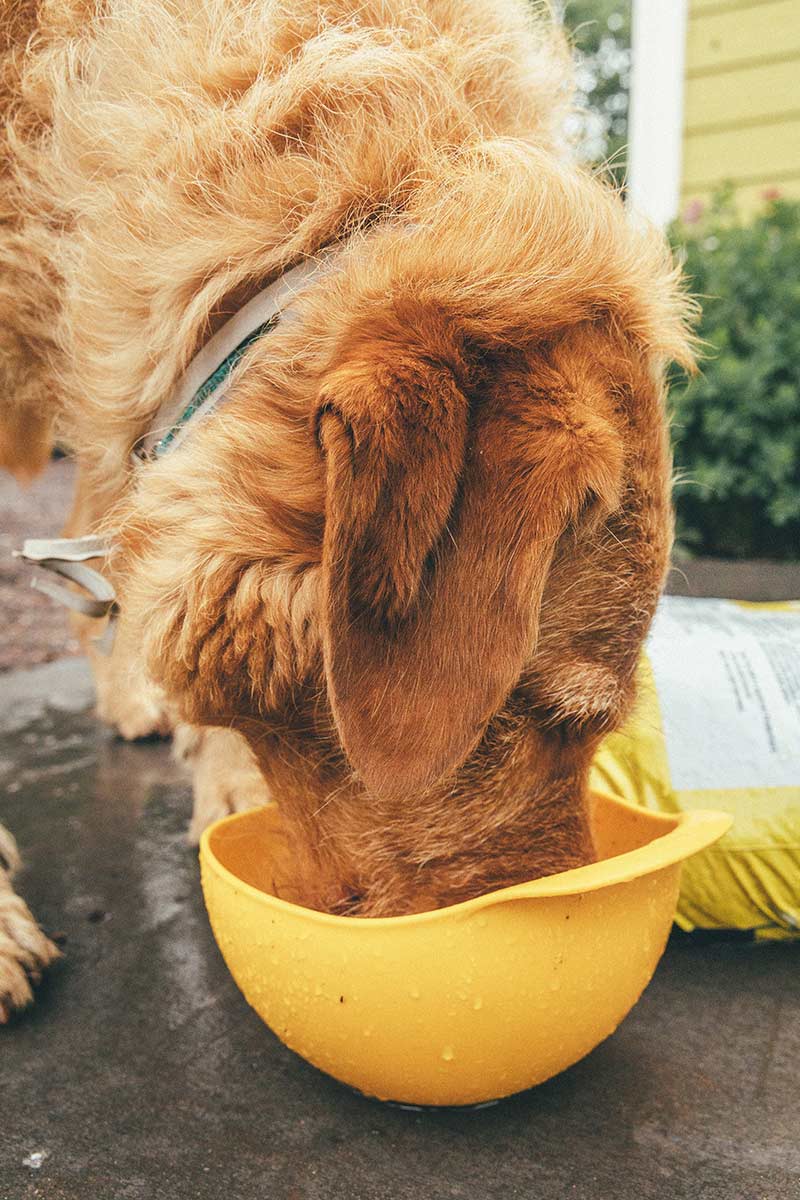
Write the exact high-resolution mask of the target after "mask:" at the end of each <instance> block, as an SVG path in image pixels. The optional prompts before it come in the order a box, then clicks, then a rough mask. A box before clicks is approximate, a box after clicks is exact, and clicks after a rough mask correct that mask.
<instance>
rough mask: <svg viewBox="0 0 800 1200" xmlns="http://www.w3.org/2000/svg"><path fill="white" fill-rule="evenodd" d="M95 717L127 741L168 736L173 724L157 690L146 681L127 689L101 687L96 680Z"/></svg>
mask: <svg viewBox="0 0 800 1200" xmlns="http://www.w3.org/2000/svg"><path fill="white" fill-rule="evenodd" d="M97 716H98V717H99V718H100V720H101V721H103V722H104V723H105V724H106V725H110V726H111V727H112V728H113V729H115V730H116V731H117V733H118V734H119V735H120V737H122V738H124V739H125V741H126V742H137V741H140V740H141V739H142V738H148V737H169V736H170V734H171V733H172V721H171V719H170V716H169V713H168V712H167V708H166V705H165V703H164V698H163V696H162V694H161V692H160V691H159V689H158V688H156V687H155V686H153V685H152V684H150V683H147V682H145V681H140V682H138V683H137V684H136V685H135V686H130V687H127V688H125V687H118V688H115V687H111V686H105V687H101V686H100V684H99V680H98V689H97Z"/></svg>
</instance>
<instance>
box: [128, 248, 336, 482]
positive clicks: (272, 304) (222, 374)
mask: <svg viewBox="0 0 800 1200" xmlns="http://www.w3.org/2000/svg"><path fill="white" fill-rule="evenodd" d="M339 250H340V247H339V246H332V247H329V248H328V249H326V250H322V251H320V252H319V253H318V254H317V255H316V256H315V257H314V258H308V259H305V261H303V262H301V263H298V265H297V266H296V267H290V269H289V270H288V271H285V272H284V273H283V275H279V276H278V278H277V279H276V280H274V281H273V282H272V283H271V284H270V285H269V286H268V287H266V288H264V289H263V291H261V292H259V293H258V295H256V296H254V297H253V298H252V300H249V301H248V303H247V304H245V305H244V307H243V308H241V309H239V311H238V312H237V313H236V314H235V315H234V316H233V317H231V319H230V320H229V321H226V323H225V324H224V325H223V326H222V328H221V329H218V330H217V332H216V333H215V334H214V336H213V337H212V338H210V339H209V341H208V342H206V344H205V345H204V346H203V347H202V349H201V350H199V351H198V353H197V354H196V355H195V356H194V358H193V359H192V361H191V362H190V363H189V366H188V367H187V368H186V370H185V371H184V373H183V375H181V377H180V379H179V380H178V382H177V384H176V385H175V388H174V390H173V392H172V393H171V395H170V396H168V397H167V399H166V400H165V401H164V403H163V404H162V405H161V408H160V409H159V410H158V412H157V413H156V416H155V418H154V421H153V424H152V426H151V427H150V429H149V431H148V432H147V434H146V435H145V436H144V437H143V438H142V439H141V441H140V442H139V443H138V445H137V447H136V450H135V457H136V458H137V459H140V460H145V461H148V460H153V459H157V458H162V457H163V456H164V455H165V454H166V453H168V451H170V450H174V449H175V447H176V446H178V445H180V443H181V442H182V441H183V439H184V438H185V437H186V435H187V433H188V432H189V430H190V428H192V427H193V426H195V424H196V422H197V420H198V419H199V418H201V417H206V416H208V414H209V413H211V412H213V411H214V409H216V408H217V406H218V405H219V403H220V401H221V400H223V399H224V397H225V395H226V393H227V392H228V390H229V387H230V381H231V377H232V375H233V372H234V370H235V368H236V367H237V366H238V364H239V362H240V361H241V359H242V357H243V356H244V354H245V352H246V351H247V350H248V349H249V347H250V346H252V344H253V343H254V342H256V341H258V340H259V338H262V337H263V336H264V335H265V334H267V333H269V332H270V331H271V330H273V329H275V327H276V326H277V325H278V324H279V323H280V321H281V319H282V317H283V315H284V313H285V312H286V310H287V309H288V308H289V307H290V306H291V304H292V302H293V301H294V300H295V299H296V297H297V296H298V295H299V294H300V293H301V292H302V291H304V290H305V288H306V287H308V285H309V284H310V283H312V282H313V281H314V280H316V279H317V278H318V277H319V276H320V275H321V274H322V273H323V272H324V271H325V270H326V269H327V268H328V267H329V265H330V261H331V259H332V258H333V257H334V256H335V255H336V254H337V253H338V252H339Z"/></svg>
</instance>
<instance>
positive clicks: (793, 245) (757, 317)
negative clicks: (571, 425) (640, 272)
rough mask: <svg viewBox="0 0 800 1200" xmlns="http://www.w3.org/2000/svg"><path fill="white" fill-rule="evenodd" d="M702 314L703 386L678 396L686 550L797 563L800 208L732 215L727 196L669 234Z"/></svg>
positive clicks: (673, 395)
mask: <svg viewBox="0 0 800 1200" xmlns="http://www.w3.org/2000/svg"><path fill="white" fill-rule="evenodd" d="M671 239H672V243H673V246H674V247H675V249H676V252H677V253H678V255H679V256H681V257H682V258H683V260H684V270H685V272H686V275H687V278H688V285H689V287H690V289H691V291H692V292H693V293H694V294H695V295H697V296H698V297H699V299H700V301H701V303H702V306H703V315H702V319H701V322H700V326H699V329H698V332H699V334H700V337H701V338H703V339H704V341H705V343H706V345H705V347H704V351H705V354H704V358H703V359H702V361H701V363H700V367H701V371H700V374H699V375H698V376H697V377H696V378H694V379H691V380H688V381H687V380H686V379H679V380H677V381H675V382H674V383H673V386H672V388H671V389H670V403H671V407H672V411H673V424H672V435H673V446H674V449H675V464H676V467H677V469H678V472H679V478H678V482H677V485H676V489H675V500H676V506H677V515H678V540H679V543H680V545H682V546H683V547H684V548H685V549H687V550H690V551H695V552H702V553H703V554H711V555H719V556H721V557H725V558H776V559H793V558H794V559H796V558H798V557H800V203H798V202H797V201H791V202H790V201H782V200H780V199H772V200H765V204H764V208H763V210H762V211H761V213H759V214H758V215H757V216H756V217H755V218H753V219H751V220H750V221H748V222H746V223H745V222H743V221H742V220H741V219H740V218H739V217H737V215H736V211H735V209H734V207H733V204H732V198H731V195H730V193H725V192H723V193H720V194H719V195H718V196H717V197H716V199H715V201H714V202H713V203H712V204H711V205H710V207H709V208H708V210H707V211H705V212H701V211H698V210H697V209H695V210H694V211H692V212H690V213H687V214H686V215H685V217H684V219H683V221H680V222H677V223H676V224H675V226H674V227H673V229H672V230H671Z"/></svg>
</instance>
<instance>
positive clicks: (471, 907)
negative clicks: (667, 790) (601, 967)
mask: <svg viewBox="0 0 800 1200" xmlns="http://www.w3.org/2000/svg"><path fill="white" fill-rule="evenodd" d="M592 790H593V794H594V795H595V796H599V797H600V798H601V799H602V800H603V802H607V803H610V804H612V805H616V806H617V807H619V808H622V809H624V810H626V811H628V812H635V813H637V814H646V815H647V817H648V819H651V820H652V821H653V822H654V824H656V825H662V826H663V827H664V832H663V833H661V834H658V835H657V836H656V837H654V838H652V839H651V840H650V841H649V842H646V843H645V844H644V845H643V846H638V847H637V848H636V849H634V850H626V851H624V852H623V853H622V854H615V855H612V857H611V858H605V859H601V860H600V861H599V862H593V863H587V864H586V865H585V866H583V867H572V868H570V869H569V870H568V871H560V872H559V873H558V874H556V875H545V876H542V877H541V878H540V879H534V880H531V881H529V882H527V883H516V884H512V885H511V886H510V887H506V888H499V889H497V890H496V891H493V892H485V893H484V894H483V895H481V896H475V897H473V898H472V899H471V900H461V901H459V902H458V903H457V904H448V905H445V906H444V907H443V908H433V909H428V910H426V911H425V912H421V913H410V914H405V915H402V916H397V917H346V916H337V915H336V914H334V913H325V912H319V911H318V910H317V909H314V908H306V907H305V906H304V905H302V904H295V903H293V902H292V901H291V900H282V899H281V898H280V897H279V896H273V895H272V893H271V892H264V891H262V890H261V889H260V888H257V887H255V885H254V884H251V883H247V882H246V880H244V879H240V878H239V877H238V875H235V874H234V873H233V871H231V870H230V869H229V868H228V867H226V866H224V865H223V864H222V863H221V862H220V860H219V859H218V858H217V856H216V854H215V853H214V851H213V850H212V848H211V839H212V837H213V836H214V833H215V832H216V831H217V830H219V829H221V828H222V826H228V827H230V826H232V825H235V824H236V823H237V822H240V821H242V820H247V819H248V818H249V819H250V820H252V819H253V816H254V814H255V813H259V812H261V811H263V810H262V809H252V808H251V809H247V810H246V811H245V812H240V813H232V814H231V815H230V816H227V817H223V818H222V819H221V820H219V821H215V822H214V824H213V825H209V827H208V828H207V829H206V830H205V831H204V832H203V835H202V837H201V839H200V850H199V855H200V863H201V867H206V868H207V869H209V870H211V871H213V872H214V873H215V874H216V875H217V876H218V877H219V878H220V879H222V880H223V881H224V882H225V883H227V884H228V885H230V884H232V885H233V886H234V888H235V889H237V890H239V891H241V892H244V893H245V894H246V895H249V896H250V897H251V898H253V899H255V900H256V901H257V902H258V903H260V904H263V905H265V906H266V907H267V908H272V909H277V910H278V911H280V912H284V913H286V914H292V915H294V916H295V917H298V916H299V917H302V918H303V919H304V920H308V921H311V922H312V923H315V924H323V925H330V926H339V927H340V928H348V929H352V928H353V927H354V926H359V927H361V928H369V929H374V930H378V929H385V928H387V927H391V928H397V927H399V926H405V925H421V924H427V923H429V922H431V921H441V920H447V919H449V918H451V917H456V918H458V917H462V916H466V915H468V914H470V913H473V912H478V911H480V910H481V909H485V908H489V907H491V906H492V905H495V904H507V903H511V902H513V901H515V900H536V899H553V898H556V897H561V898H563V897H566V896H575V897H577V896H582V895H584V894H585V893H587V892H596V891H600V890H602V889H603V888H608V887H614V886H616V885H617V884H621V883H630V882H631V881H632V880H634V879H639V878H642V877H644V876H646V875H653V874H655V873H656V872H657V871H660V870H662V869H664V868H666V867H671V866H674V865H675V864H677V863H681V862H683V861H684V859H686V858H689V856H690V855H692V854H695V853H697V851H699V850H704V849H706V848H707V847H708V846H710V845H711V844H712V843H713V842H716V841H717V840H718V839H719V838H721V837H722V836H723V834H725V833H727V831H728V830H729V829H730V827H731V825H732V824H733V817H732V816H731V815H730V814H729V813H726V812H721V811H719V810H716V809H692V810H689V811H685V812H680V813H660V812H655V811H653V810H652V809H648V808H645V807H644V806H642V805H638V804H629V803H628V802H627V801H624V800H621V799H620V798H619V797H618V796H612V795H610V794H609V793H608V792H605V791H602V790H600V789H597V788H594V789H592ZM263 807H264V808H271V807H277V806H275V805H274V804H271V805H264V806H263Z"/></svg>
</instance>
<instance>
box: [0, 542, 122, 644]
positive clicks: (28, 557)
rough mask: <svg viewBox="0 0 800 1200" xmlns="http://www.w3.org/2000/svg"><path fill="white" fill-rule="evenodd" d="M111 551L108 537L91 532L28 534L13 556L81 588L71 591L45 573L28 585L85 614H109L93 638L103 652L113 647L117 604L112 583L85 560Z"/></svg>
mask: <svg viewBox="0 0 800 1200" xmlns="http://www.w3.org/2000/svg"><path fill="white" fill-rule="evenodd" d="M110 551H111V543H110V541H109V540H108V539H107V538H104V537H98V536H96V535H94V534H90V535H88V536H86V537H79V538H27V539H26V540H25V542H24V543H23V546H22V549H21V550H15V551H14V557H15V558H21V559H22V560H23V561H24V562H27V563H30V564H31V566H33V567H39V568H41V570H43V571H50V572H52V574H54V575H60V576H61V578H62V579H67V580H69V582H70V583H74V584H76V585H77V586H78V588H81V589H82V591H73V590H72V589H70V588H67V587H64V586H63V585H62V584H60V583H56V582H55V580H52V579H48V578H46V576H42V575H34V576H33V578H32V579H31V587H32V588H35V589H36V591H37V592H43V593H44V594H45V595H46V596H49V597H50V599H51V600H55V601H56V602H57V603H58V604H63V605H65V607H66V608H69V609H71V610H72V611H73V612H79V613H82V614H83V616H85V617H93V618H101V617H108V624H107V626H106V628H105V630H104V631H103V633H102V634H101V635H100V637H99V638H96V639H95V642H96V644H97V647H98V649H99V650H100V651H101V653H103V654H110V653H111V650H112V648H113V645H114V636H115V634H116V620H117V615H118V613H119V606H118V604H117V596H116V592H115V591H114V588H113V587H112V585H111V584H110V583H109V582H108V580H107V579H106V578H104V576H102V575H101V574H100V572H99V571H96V570H95V569H94V567H89V566H87V565H86V563H87V560H89V559H93V558H107V557H108V555H109V553H110Z"/></svg>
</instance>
